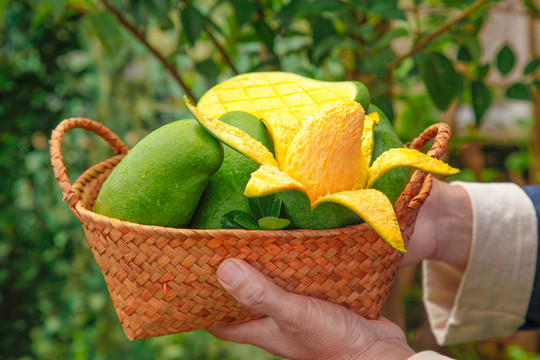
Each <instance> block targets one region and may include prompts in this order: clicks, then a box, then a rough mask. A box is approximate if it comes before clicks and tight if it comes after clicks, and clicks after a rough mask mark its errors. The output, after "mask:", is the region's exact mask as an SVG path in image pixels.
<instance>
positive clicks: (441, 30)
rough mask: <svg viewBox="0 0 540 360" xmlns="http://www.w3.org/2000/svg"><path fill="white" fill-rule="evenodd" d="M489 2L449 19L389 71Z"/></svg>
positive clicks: (481, 0) (477, 3)
mask: <svg viewBox="0 0 540 360" xmlns="http://www.w3.org/2000/svg"><path fill="white" fill-rule="evenodd" d="M488 1H489V0H478V1H477V2H475V3H474V4H472V5H471V6H469V7H468V8H466V9H465V10H463V11H462V12H460V13H459V14H457V15H456V16H454V17H453V18H451V19H448V20H447V21H445V22H444V23H443V24H442V25H441V26H440V27H439V28H438V29H436V30H435V31H433V32H432V33H431V34H429V35H427V36H426V37H425V38H424V39H422V40H421V41H419V42H418V43H417V44H416V45H415V46H414V47H413V48H412V49H411V50H409V51H408V52H407V53H406V54H404V55H401V56H400V57H398V58H397V59H396V60H394V62H392V63H390V65H389V67H388V69H389V71H392V69H395V68H396V67H397V66H398V65H399V64H401V63H402V62H403V60H405V59H408V58H409V57H411V56H413V55H415V54H416V53H417V52H419V51H420V50H422V49H424V48H425V47H426V46H427V45H429V43H430V42H432V41H433V40H434V39H435V38H436V37H437V36H439V35H441V34H444V33H445V32H446V31H448V30H449V29H450V28H451V27H452V26H453V25H454V24H456V23H457V22H459V21H461V20H463V19H465V18H466V17H468V16H469V15H471V14H472V13H474V12H475V11H477V10H478V9H480V8H481V7H482V6H483V5H485V4H486V3H487V2H488Z"/></svg>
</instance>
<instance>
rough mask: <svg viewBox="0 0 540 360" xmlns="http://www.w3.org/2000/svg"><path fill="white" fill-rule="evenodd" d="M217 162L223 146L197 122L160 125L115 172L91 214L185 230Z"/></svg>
mask: <svg viewBox="0 0 540 360" xmlns="http://www.w3.org/2000/svg"><path fill="white" fill-rule="evenodd" d="M222 161H223V146H222V145H221V143H220V142H219V141H217V140H216V139H214V137H212V136H211V135H210V134H208V132H207V131H206V130H205V129H204V128H203V127H202V126H201V125H200V124H199V123H198V122H197V121H196V120H193V119H188V120H178V121H175V122H172V123H170V124H167V125H164V126H162V127H160V128H158V129H157V130H155V131H153V132H152V133H150V134H149V135H147V136H146V137H144V138H143V139H142V140H141V141H140V142H139V143H137V144H136V145H135V146H134V147H133V149H132V150H131V151H130V152H129V153H128V154H127V155H126V156H125V157H124V158H123V159H122V161H120V163H119V164H118V165H117V166H116V167H115V168H114V170H113V171H112V172H111V174H110V175H109V177H108V178H107V180H106V181H105V182H104V183H103V186H102V188H101V190H100V192H99V194H98V197H97V199H96V203H95V205H94V212H96V213H98V214H102V215H106V216H109V217H113V218H117V219H121V220H126V221H130V222H134V223H138V224H146V225H158V226H168V227H178V228H181V227H185V226H186V225H188V223H189V221H190V220H191V217H192V216H193V213H194V211H195V208H196V207H197V203H198V202H199V199H200V197H201V194H202V192H203V190H204V188H205V187H206V185H207V184H208V181H209V180H210V177H211V176H212V175H213V174H214V173H215V172H216V171H217V170H218V169H219V167H220V166H221V163H222Z"/></svg>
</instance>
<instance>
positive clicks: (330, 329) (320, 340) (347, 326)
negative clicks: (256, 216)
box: [208, 259, 414, 360]
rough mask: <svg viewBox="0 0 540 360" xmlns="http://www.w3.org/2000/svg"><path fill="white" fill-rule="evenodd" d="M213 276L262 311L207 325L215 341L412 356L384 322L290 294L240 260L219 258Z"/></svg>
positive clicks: (284, 350)
mask: <svg viewBox="0 0 540 360" xmlns="http://www.w3.org/2000/svg"><path fill="white" fill-rule="evenodd" d="M218 279H219V281H220V283H221V284H222V286H223V287H224V288H225V289H226V290H227V291H229V292H230V293H231V295H232V296H233V297H234V298H236V299H237V300H238V301H239V302H241V303H243V304H244V305H246V306H247V307H248V308H250V309H252V310H254V311H256V312H259V313H261V314H263V315H266V317H263V318H261V319H257V320H252V321H248V322H245V323H241V324H233V325H225V326H219V327H214V328H210V329H208V331H209V332H210V333H212V334H213V335H214V336H216V337H218V338H219V339H222V340H226V341H233V342H237V343H245V344H252V345H255V346H258V347H260V348H263V349H265V350H266V351H268V352H270V353H272V354H275V355H278V356H281V357H285V358H291V359H310V360H316V359H390V360H391V359H407V358H408V357H410V356H411V355H413V354H414V351H413V350H412V349H411V348H410V347H409V346H408V345H407V342H406V340H405V335H404V334H403V332H402V331H401V329H400V328H399V327H398V326H397V325H395V324H393V323H392V322H390V321H389V320H386V319H379V320H366V319H364V318H362V317H361V316H359V315H357V314H355V313H353V312H351V311H349V310H347V309H345V308H343V307H341V306H339V305H336V304H332V303H330V302H326V301H323V300H320V299H316V298H311V297H307V296H302V295H297V294H292V293H289V292H287V291H285V290H283V289H281V288H279V287H278V286H277V285H275V284H274V283H273V282H272V281H270V280H269V279H267V278H266V277H265V276H264V275H262V274H261V273H260V272H259V271H257V270H256V269H255V268H253V267H252V266H250V265H249V264H247V263H246V262H244V261H242V260H239V259H229V260H226V261H224V262H223V263H222V264H221V266H220V267H219V269H218Z"/></svg>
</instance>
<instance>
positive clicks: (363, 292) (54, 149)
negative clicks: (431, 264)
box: [50, 118, 450, 339]
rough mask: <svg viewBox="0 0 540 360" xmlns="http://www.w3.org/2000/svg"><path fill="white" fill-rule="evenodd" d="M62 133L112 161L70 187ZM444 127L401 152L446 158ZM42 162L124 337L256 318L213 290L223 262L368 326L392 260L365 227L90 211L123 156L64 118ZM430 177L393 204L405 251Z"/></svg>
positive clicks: (415, 180) (89, 124) (81, 121)
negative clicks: (278, 226) (153, 220)
mask: <svg viewBox="0 0 540 360" xmlns="http://www.w3.org/2000/svg"><path fill="white" fill-rule="evenodd" d="M72 128H83V129H87V130H90V131H92V132H94V133H96V134H97V135H99V136H101V137H103V138H104V139H105V140H106V141H107V142H109V144H111V146H112V147H113V149H114V150H115V152H116V153H117V154H119V155H116V156H114V157H112V158H110V159H108V160H106V161H103V162H101V163H99V164H97V165H95V166H93V167H91V168H90V169H88V170H87V171H85V172H84V173H83V174H82V175H81V176H80V177H79V178H78V179H77V181H76V182H75V183H74V184H73V186H72V185H71V182H70V180H69V178H68V177H67V172H66V168H65V165H64V162H63V157H62V154H61V144H62V138H63V136H64V134H65V132H66V131H68V130H69V129H72ZM449 136H450V133H449V129H448V126H447V125H445V124H436V125H433V126H431V127H430V128H428V129H426V130H425V131H424V132H423V133H422V135H421V136H419V137H418V138H417V139H415V140H414V141H413V142H412V143H411V144H410V147H411V148H416V149H420V148H422V147H423V146H424V145H425V144H426V143H427V142H428V141H430V140H431V139H435V140H434V142H433V145H432V147H431V149H430V150H429V152H428V155H430V156H433V157H436V158H439V157H440V156H442V154H443V153H444V152H445V151H446V146H447V143H448V139H449ZM50 146H51V157H52V163H53V168H54V171H55V175H56V177H57V179H58V181H59V183H60V186H61V189H62V192H63V194H64V200H67V201H68V204H69V205H70V207H71V209H72V210H73V212H74V213H75V215H76V216H77V217H78V218H79V220H80V221H81V223H82V225H83V227H84V229H85V233H86V237H87V240H88V244H89V246H90V248H91V249H92V252H93V254H94V257H95V259H96V262H97V263H98V265H99V266H100V268H101V270H102V272H103V275H104V277H105V281H106V283H107V286H108V289H109V292H110V295H111V299H112V301H113V304H114V306H115V309H116V312H117V314H118V318H119V320H120V323H121V324H122V326H123V328H124V331H125V333H126V336H127V337H128V338H129V339H142V338H148V337H155V336H162V335H167V334H173V333H178V332H185V331H192V330H197V329H201V328H207V327H211V326H216V325H220V324H225V323H235V322H243V321H247V320H250V319H255V318H258V317H260V315H259V314H257V313H254V312H252V311H250V310H249V309H247V308H245V307H244V306H243V305H241V304H240V303H238V302H237V301H236V300H234V299H233V298H232V297H231V296H230V295H229V294H228V293H227V292H226V291H225V290H224V289H223V288H222V287H221V286H220V285H219V283H218V281H217V277H216V269H217V268H218V266H219V264H220V263H221V262H222V261H223V260H224V259H226V258H231V257H235V258H240V259H244V260H246V261H248V262H249V263H250V264H251V265H253V266H254V267H256V268H257V269H259V270H260V271H261V272H262V273H263V274H265V275H266V276H268V277H269V278H271V279H272V280H273V281H274V282H275V283H277V284H278V285H279V286H281V287H282V288H284V289H286V290H288V291H291V292H294V293H299V294H305V295H310V296H314V297H317V298H320V299H324V300H328V301H332V302H334V303H337V304H340V305H343V306H345V307H346V308H348V309H350V310H352V311H354V312H356V313H358V314H360V315H362V316H364V317H367V318H372V319H374V318H377V317H378V316H379V315H380V312H381V310H382V306H383V304H384V301H385V300H386V297H387V296H388V293H389V291H390V288H391V285H392V282H393V279H394V277H395V274H396V272H397V268H398V266H399V261H400V259H401V256H402V254H401V253H400V252H398V251H396V250H395V249H393V248H392V247H391V246H390V245H389V244H387V243H386V242H385V241H384V240H382V239H381V238H380V237H379V236H378V235H377V234H376V233H375V232H374V231H373V230H372V229H371V228H370V227H369V226H368V225H367V224H361V225H357V226H350V227H345V228H340V229H328V230H277V231H272V230H261V231H257V230H220V229H217V230H198V229H174V228H166V227H160V226H149V225H140V224H134V223H130V222H126V221H121V220H118V219H114V218H109V217H106V216H103V215H99V214H96V213H93V212H92V211H91V210H92V208H93V205H94V202H95V199H96V197H97V194H98V192H99V190H100V188H101V185H102V184H103V182H104V181H105V179H106V178H107V176H108V175H109V173H110V172H111V171H112V170H113V169H114V167H115V166H116V164H118V162H119V161H120V160H121V159H122V157H123V156H125V154H126V153H127V147H126V146H125V145H124V144H123V143H122V141H121V140H120V139H118V137H117V136H116V135H115V134H114V133H112V132H111V131H110V130H108V129H107V128H105V127H104V126H102V125H101V124H99V123H96V122H94V121H91V120H88V119H85V118H72V119H68V120H64V121H63V122H62V123H60V124H59V125H58V127H57V128H56V130H55V131H54V132H53V135H52V138H51V141H50ZM430 189H431V176H429V175H428V176H426V174H425V173H423V172H420V171H416V172H415V173H414V174H413V176H412V178H411V181H410V182H409V184H408V185H407V187H406V189H405V190H404V192H403V193H402V195H401V197H400V198H399V199H398V201H397V202H396V204H395V210H396V214H397V216H398V221H399V224H400V228H401V231H402V234H403V238H404V240H405V243H407V241H408V240H409V238H410V236H411V234H412V231H413V228H414V221H415V219H416V215H417V212H418V210H419V209H420V206H421V204H422V203H423V201H424V200H425V199H426V197H427V196H428V195H429V191H430Z"/></svg>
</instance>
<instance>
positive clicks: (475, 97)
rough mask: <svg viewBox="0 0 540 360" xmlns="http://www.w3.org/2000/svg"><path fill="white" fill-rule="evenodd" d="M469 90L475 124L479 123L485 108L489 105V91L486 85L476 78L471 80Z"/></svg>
mask: <svg viewBox="0 0 540 360" xmlns="http://www.w3.org/2000/svg"><path fill="white" fill-rule="evenodd" d="M471 92H472V104H473V108H474V115H475V116H476V124H480V121H481V120H482V116H484V114H485V112H486V110H487V109H488V108H489V106H490V105H491V93H490V92H489V89H488V87H487V86H486V85H485V84H484V83H483V82H481V81H478V80H474V81H473V82H472V84H471Z"/></svg>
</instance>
